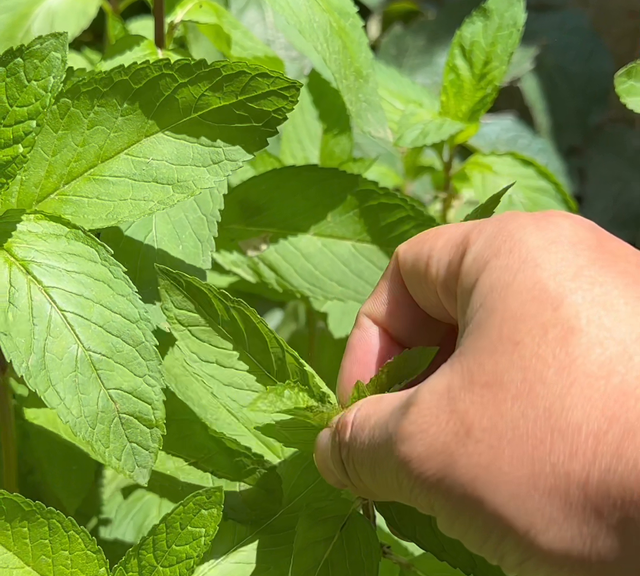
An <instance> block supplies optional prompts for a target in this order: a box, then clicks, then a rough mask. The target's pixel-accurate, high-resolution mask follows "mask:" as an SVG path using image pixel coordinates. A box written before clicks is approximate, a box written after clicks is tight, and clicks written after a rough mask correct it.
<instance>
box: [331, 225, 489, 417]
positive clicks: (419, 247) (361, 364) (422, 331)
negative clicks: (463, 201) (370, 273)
mask: <svg viewBox="0 0 640 576" xmlns="http://www.w3.org/2000/svg"><path fill="white" fill-rule="evenodd" d="M476 228H477V223H466V224H453V225H450V226H443V227H441V228H436V229H434V230H429V231H427V232H425V233H423V234H421V235H419V236H416V237H415V238H413V239H411V240H409V241H408V242H406V243H405V244H403V245H402V246H401V247H400V248H399V249H398V250H397V251H396V253H395V254H394V256H393V258H392V260H391V263H390V264H389V267H388V268H387V270H386V272H385V273H384V275H383V277H382V278H381V280H380V282H379V283H378V285H377V286H376V288H375V290H374V291H373V293H372V294H371V296H370V297H369V299H368V300H367V302H365V304H364V305H363V307H362V310H361V311H360V314H359V315H358V320H357V321H356V324H355V327H354V329H353V331H352V333H351V336H350V338H349V342H348V344H347V349H346V352H345V356H344V358H343V361H342V366H341V369H340V376H339V378H338V397H339V399H340V401H341V402H342V403H343V404H346V403H347V402H348V399H349V397H350V395H351V391H352V389H353V386H354V384H355V382H356V381H357V380H362V381H364V382H366V381H368V380H369V379H371V378H372V377H373V376H374V375H375V374H376V373H377V372H378V370H379V369H380V367H381V366H382V365H383V364H384V363H385V362H387V361H388V360H389V359H390V358H393V357H394V356H396V355H397V354H398V353H399V352H401V351H402V350H404V349H406V348H414V347H416V346H440V347H442V348H443V350H442V351H441V353H440V354H439V357H438V358H437V359H436V362H435V367H437V366H439V365H440V364H442V363H443V362H444V361H445V360H446V359H447V358H448V357H449V356H450V355H451V353H452V352H453V349H454V348H455V343H456V337H457V327H456V325H457V323H458V312H457V307H458V302H457V298H458V292H459V287H460V285H464V286H472V285H473V283H474V279H473V278H464V279H463V282H462V283H461V282H460V275H461V270H462V269H463V263H464V262H465V255H466V253H467V248H468V246H469V245H470V243H471V242H470V238H471V235H472V234H473V233H474V232H475V230H476Z"/></svg>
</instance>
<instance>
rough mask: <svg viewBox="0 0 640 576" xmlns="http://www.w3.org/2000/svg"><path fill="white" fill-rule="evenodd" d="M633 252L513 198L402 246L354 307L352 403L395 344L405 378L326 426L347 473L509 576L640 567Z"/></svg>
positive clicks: (639, 359)
mask: <svg viewBox="0 0 640 576" xmlns="http://www.w3.org/2000/svg"><path fill="white" fill-rule="evenodd" d="M639 345H640V253H638V252H637V251H636V250H635V249H633V248H631V247H630V246H628V245H626V244H624V243H623V242H621V241H620V240H618V239H616V238H614V237H613V236H611V235H609V234H608V233H606V232H605V231H604V230H602V229H600V228H598V227H597V226H595V225H594V224H592V223H590V222H588V221H586V220H584V219H582V218H579V217H577V216H571V215H568V214H563V213H555V212H547V213H538V214H518V213H510V214H505V215H502V216H498V217H495V218H492V219H490V220H486V221H479V222H469V223H463V224H453V225H448V226H443V227H440V228H437V229H434V230H430V231H427V232H425V233H423V234H421V235H419V236H417V237H415V238H413V239H412V240H410V241H409V242H407V243H405V244H404V245H402V246H401V247H400V248H399V249H398V250H397V251H396V254H395V255H394V257H393V259H392V262H391V264H390V266H389V268H388V269H387V271H386V272H385V274H384V276H383V278H382V279H381V281H380V283H379V285H378V286H377V287H376V289H375V291H374V292H373V294H372V295H371V297H370V298H369V300H368V301H367V302H366V303H365V305H364V306H363V308H362V310H361V312H360V314H359V316H358V320H357V322H356V325H355V328H354V330H353V332H352V334H351V337H350V339H349V343H348V345H347V350H346V353H345V357H344V359H343V363H342V368H341V371H340V377H339V382H338V395H339V398H340V400H341V401H342V402H343V403H344V404H346V403H347V401H348V398H349V396H350V393H351V390H352V388H353V386H354V383H355V382H356V381H357V380H363V381H367V380H368V379H370V378H371V377H372V376H373V375H374V374H375V373H376V372H377V371H378V369H379V368H380V367H381V366H382V365H383V364H384V363H385V362H386V361H387V360H389V359H390V358H391V357H393V356H395V355H396V354H398V353H399V352H400V351H402V350H403V349H405V348H412V347H416V346H440V347H441V352H440V354H439V356H438V358H437V360H438V361H439V364H441V365H440V366H439V368H438V369H437V370H436V371H435V372H434V373H433V374H432V375H431V376H430V377H429V378H427V379H426V380H425V381H424V382H423V383H421V384H420V385H418V386H417V387H415V388H412V389H409V390H404V391H401V392H397V393H394V394H388V395H384V396H373V397H370V398H366V399H364V400H362V401H360V402H358V403H357V404H356V405H355V406H353V407H352V408H351V409H350V410H348V411H346V412H345V413H344V414H343V415H342V416H341V417H340V418H338V419H337V420H336V421H335V422H334V424H333V425H332V427H331V429H327V430H325V431H324V432H322V433H321V435H320V436H319V437H318V441H317V445H316V462H317V464H318V468H319V470H320V472H321V473H322V474H323V476H324V477H325V478H326V479H327V480H328V481H329V482H331V483H332V484H334V485H335V486H337V487H340V488H348V489H350V490H351V491H353V492H354V493H356V494H358V495H360V496H362V497H364V498H368V499H372V500H376V501H398V502H402V503H404V504H408V505H410V506H414V507H415V508H417V509H419V510H420V511H421V512H423V513H425V514H429V515H433V516H435V517H436V518H437V520H438V525H439V527H440V529H441V530H442V531H443V532H444V533H445V534H447V535H449V536H452V537H454V538H457V539H459V540H461V541H462V542H463V543H464V544H465V545H466V546H467V547H468V548H469V549H470V550H471V551H473V552H476V553H478V554H481V555H482V556H484V557H485V558H487V559H488V560H489V561H490V562H492V563H495V564H498V565H500V566H501V567H502V568H503V569H504V570H505V572H506V573H507V574H513V575H517V576H559V575H562V576H583V575H596V574H597V575H599V576H601V575H604V574H606V575H615V576H627V575H632V574H633V575H637V574H640V553H639V552H638V550H640V354H638V353H637V348H638V346H639Z"/></svg>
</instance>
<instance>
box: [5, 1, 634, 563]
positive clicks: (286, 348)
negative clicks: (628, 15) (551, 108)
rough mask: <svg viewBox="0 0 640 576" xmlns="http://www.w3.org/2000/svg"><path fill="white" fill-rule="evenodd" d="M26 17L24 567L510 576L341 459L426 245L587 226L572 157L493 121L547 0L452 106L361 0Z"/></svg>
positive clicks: (17, 21)
mask: <svg viewBox="0 0 640 576" xmlns="http://www.w3.org/2000/svg"><path fill="white" fill-rule="evenodd" d="M19 4H20V7H19V9H18V4H16V3H5V6H3V5H2V3H1V2H0V36H1V37H2V40H1V42H2V44H0V46H1V47H2V48H3V49H6V51H5V52H4V53H3V54H2V56H0V83H1V85H2V88H3V90H1V91H0V118H1V119H2V122H1V124H0V205H1V208H2V213H1V214H0V239H1V243H0V278H1V279H2V286H3V290H2V292H1V295H0V349H1V351H2V353H1V356H0V372H1V374H0V448H1V453H2V461H1V464H2V487H3V488H4V490H3V491H1V492H0V565H1V566H3V567H5V569H7V570H11V571H12V572H11V573H12V574H16V575H22V574H24V575H27V574H40V575H43V576H68V575H71V576H73V575H76V574H77V575H78V576H79V575H83V576H92V575H94V574H95V575H105V576H106V575H107V574H111V575H113V576H129V575H131V576H133V575H141V576H160V575H162V576H164V575H166V576H190V575H191V574H196V575H198V576H221V575H223V574H233V575H234V576H243V575H247V576H249V575H253V576H259V575H260V574H267V573H268V574H270V575H271V576H278V575H280V574H282V575H283V576H284V575H288V576H312V575H313V576H319V575H323V574H327V575H329V574H333V575H345V576H346V575H347V574H358V575H359V576H375V575H378V574H382V575H387V576H399V575H401V574H402V575H405V574H431V573H438V574H443V575H444V574H447V575H454V574H461V573H462V574H466V575H469V576H471V575H475V576H501V575H502V572H501V570H500V569H499V568H497V567H496V566H493V565H491V564H490V563H489V562H487V561H486V560H485V559H483V558H480V557H478V556H476V555H474V554H473V553H471V552H470V551H468V550H466V549H465V548H464V546H463V545H462V544H461V543H460V542H457V541H455V540H452V539H450V538H448V537H447V536H446V535H445V534H443V533H442V532H441V531H440V530H439V528H438V525H437V522H436V520H435V519H433V518H430V517H427V516H424V515H422V514H420V513H418V512H417V511H415V510H412V509H409V508H407V507H405V506H401V505H398V504H395V503H378V502H376V503H373V502H368V501H363V500H361V499H359V498H357V497H356V496H354V495H352V494H349V493H346V492H341V491H339V490H336V489H334V488H332V487H330V486H328V485H327V484H326V483H325V482H324V480H322V478H321V477H320V475H319V473H318V471H317V469H316V467H315V464H314V462H313V457H312V453H313V446H314V442H315V438H316V436H317V434H318V432H319V431H320V430H322V429H323V428H324V427H325V426H327V425H328V424H329V423H330V422H331V421H332V420H333V419H334V418H335V417H336V416H338V415H339V414H341V412H342V411H343V410H344V409H345V407H342V406H340V405H339V404H338V401H337V399H336V396H335V393H334V390H333V388H334V385H335V384H334V383H335V378H336V373H337V366H338V364H339V361H340V358H341V356H342V352H343V350H344V346H345V339H346V336H347V335H348V333H349V331H350V330H351V328H352V326H353V323H354V320H355V316H356V314H357V312H358V309H359V308H360V306H361V305H362V303H363V302H364V301H365V300H366V298H367V297H368V295H369V294H370V292H371V290H372V289H373V287H374V286H375V285H376V283H377V281H378V280H379V278H380V276H381V275H382V273H383V272H384V270H385V268H386V266H387V265H388V263H389V261H390V258H391V256H392V254H393V252H394V251H395V250H396V249H397V248H398V246H400V245H401V244H402V243H403V242H405V241H406V240H408V239H410V238H412V237H413V236H415V235H416V234H419V233H421V232H424V231H425V230H429V229H431V228H434V227H436V226H439V225H442V224H445V223H448V222H453V221H461V220H467V221H468V220H475V219H480V218H488V217H491V216H492V215H493V214H494V213H496V212H501V211H505V210H513V209H519V210H531V211H533V210H541V209H547V208H556V209H565V210H573V209H575V201H574V199H573V197H572V195H571V186H570V182H569V179H568V177H567V175H566V172H565V170H564V167H563V165H562V163H561V161H560V160H559V157H558V155H557V153H556V152H555V150H554V148H553V146H552V145H551V144H549V143H548V142H547V141H546V140H544V139H543V138H542V137H540V136H538V135H536V134H535V133H534V132H533V131H531V130H529V129H528V128H526V127H525V126H524V125H523V124H519V123H517V122H514V121H513V119H510V118H505V117H502V116H496V115H495V114H494V115H492V113H491V110H492V108H493V106H494V105H495V102H496V99H497V97H498V95H499V93H500V90H501V88H502V87H503V85H504V83H505V79H513V78H517V77H519V74H521V69H522V68H523V66H522V58H523V56H522V55H523V54H524V56H527V54H528V53H527V52H526V51H525V52H523V48H520V47H519V45H520V41H521V38H522V34H523V30H524V26H525V21H526V11H525V5H524V1H523V0H517V1H514V0H487V1H486V2H485V3H484V4H482V5H481V6H479V7H478V8H477V9H476V10H475V11H473V12H472V13H471V14H470V15H469V16H468V17H467V18H466V20H464V22H463V23H462V25H461V26H460V28H459V30H458V31H457V32H456V33H455V35H454V37H453V39H452V43H451V47H450V50H449V52H448V56H447V58H446V63H445V65H444V71H443V73H442V74H441V75H440V76H441V89H440V91H439V92H440V93H439V94H436V93H434V92H432V91H431V90H430V89H429V88H427V87H425V86H423V85H420V84H418V83H417V82H415V81H414V80H413V79H411V78H410V77H408V76H407V75H406V74H404V73H403V72H402V71H400V70H398V69H396V68H394V67H392V66H390V65H388V64H385V63H384V62H382V61H381V60H379V59H378V58H377V56H376V54H375V53H374V51H372V48H371V44H372V42H370V38H368V37H367V35H366V34H365V31H364V29H363V26H362V21H361V19H360V16H359V15H358V12H357V10H356V6H355V4H353V3H352V1H351V0H322V1H321V2H319V1H318V0H296V1H295V2H293V1H292V0H291V1H290V0H268V1H267V2H264V3H262V2H253V0H249V1H243V2H240V1H239V0H238V1H236V0H229V1H228V2H214V1H213V0H173V1H167V2H166V4H165V3H164V2H161V1H160V0H155V4H154V5H153V6H146V5H145V4H143V3H142V2H136V1H135V0H122V1H117V0H112V1H111V2H109V3H106V2H105V3H100V2H82V3H81V4H82V7H81V8H79V7H78V5H77V4H78V3H76V2H72V1H71V0H67V1H65V2H57V3H50V2H42V1H40V0H38V1H36V0H25V1H24V2H23V3H19ZM150 4H153V3H150ZM152 8H153V11H152ZM99 10H101V14H100V16H98V17H97V18H96V14H97V13H98V11H99ZM134 12H135V13H134ZM94 19H95V20H94ZM265 30H267V31H269V34H270V35H271V38H269V37H267V36H268V35H266V36H265ZM96 31H97V32H96ZM85 38H93V40H87V39H85ZM96 38H98V41H96ZM70 41H71V45H70V44H69V42H70ZM514 55H516V57H515V58H514ZM518 55H519V56H518ZM634 78H635V76H634V72H633V70H632V69H631V71H630V72H629V71H628V72H625V73H623V74H621V75H620V76H619V78H618V86H619V89H620V90H621V95H623V97H624V98H627V99H628V102H630V103H631V104H630V106H631V107H633V106H634V93H633V89H634V86H635V85H636V84H637V82H635V80H634ZM436 353H437V350H434V349H415V350H408V351H405V352H404V353H402V354H400V355H399V356H398V357H397V358H395V359H393V360H392V361H391V362H390V363H388V364H387V365H385V366H384V367H383V368H382V369H381V371H380V373H379V374H378V375H377V376H376V377H374V378H373V379H372V380H371V382H368V383H364V382H359V383H357V385H356V388H355V391H354V395H353V398H352V400H351V404H353V403H355V402H357V401H359V400H361V399H362V398H364V397H366V396H369V395H372V394H385V393H393V392H395V391H397V390H399V389H401V388H403V387H405V386H407V385H410V384H412V383H414V382H415V381H419V378H420V377H421V376H423V375H424V374H425V371H426V370H427V369H428V367H429V364H430V363H431V361H432V360H433V358H434V356H435V354H436ZM393 534H396V535H400V536H401V537H403V538H404V539H405V540H407V541H401V540H400V539H398V538H397V537H396V536H394V535H393Z"/></svg>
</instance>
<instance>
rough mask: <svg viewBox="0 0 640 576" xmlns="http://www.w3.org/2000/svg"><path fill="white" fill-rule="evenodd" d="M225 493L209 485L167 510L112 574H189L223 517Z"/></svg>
mask: <svg viewBox="0 0 640 576" xmlns="http://www.w3.org/2000/svg"><path fill="white" fill-rule="evenodd" d="M223 500H224V492H223V491H222V490H221V489H220V488H208V489H205V490H201V491H199V492H196V493H195V494H192V495H191V496H189V497H187V498H186V499H185V500H184V501H183V502H181V503H180V504H178V506H176V508H175V509H174V510H172V511H171V512H169V513H168V514H167V515H166V516H165V517H164V518H163V519H162V520H161V521H160V523H159V524H157V525H156V526H154V527H153V528H152V530H151V531H150V532H149V534H148V535H147V536H146V537H145V538H143V539H142V540H141V541H140V543H139V544H137V545H136V546H134V547H133V548H132V549H131V550H129V552H127V554H126V555H125V557H124V558H123V559H122V560H121V561H120V562H119V563H118V565H117V566H116V567H115V568H114V570H113V576H191V574H193V571H194V569H195V568H196V566H197V565H198V564H199V562H200V559H201V558H202V556H203V555H204V553H205V552H206V551H207V550H208V548H209V546H210V545H211V541H212V540H213V538H214V536H215V535H216V532H217V531H218V524H219V523H220V520H222V504H223Z"/></svg>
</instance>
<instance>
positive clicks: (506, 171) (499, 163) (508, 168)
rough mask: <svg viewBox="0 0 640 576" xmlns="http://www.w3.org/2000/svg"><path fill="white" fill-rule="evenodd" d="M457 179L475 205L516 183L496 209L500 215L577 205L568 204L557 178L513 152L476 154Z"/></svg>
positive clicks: (563, 208) (462, 193)
mask: <svg viewBox="0 0 640 576" xmlns="http://www.w3.org/2000/svg"><path fill="white" fill-rule="evenodd" d="M453 181H454V185H455V187H456V189H457V190H458V191H459V192H460V193H461V195H462V197H463V198H468V199H469V200H473V202H474V203H473V206H474V207H475V206H477V203H478V202H480V203H482V202H485V201H486V200H487V199H488V198H489V197H490V196H492V195H493V194H495V191H496V190H501V189H503V188H504V187H505V186H508V185H510V184H512V183H513V182H515V184H514V185H513V188H511V190H510V192H509V194H508V195H506V196H505V197H504V199H503V200H502V202H501V203H500V205H499V206H498V208H497V209H496V213H498V214H500V213H502V212H507V211H509V210H516V211H520V212H537V211H541V210H568V209H569V208H570V207H573V204H571V205H569V204H568V201H567V200H566V197H565V194H564V193H563V190H562V189H561V187H560V186H559V185H558V183H557V180H556V179H555V178H553V177H550V176H549V174H548V173H547V172H545V171H542V170H539V169H538V168H537V167H536V166H535V165H534V164H531V163H530V162H527V161H525V160H522V159H520V158H518V157H517V156H513V155H507V154H504V155H495V154H474V155H473V156H471V157H470V158H469V159H468V160H467V161H466V163H465V164H464V165H463V166H462V168H461V170H460V171H459V172H457V173H456V174H455V176H454V178H453ZM463 209H465V210H466V212H467V213H468V212H470V211H471V209H470V208H469V207H468V205H467V204H465V205H464V206H463ZM465 215H466V213H465V214H462V215H461V216H460V217H461V218H462V217H463V216H465Z"/></svg>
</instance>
